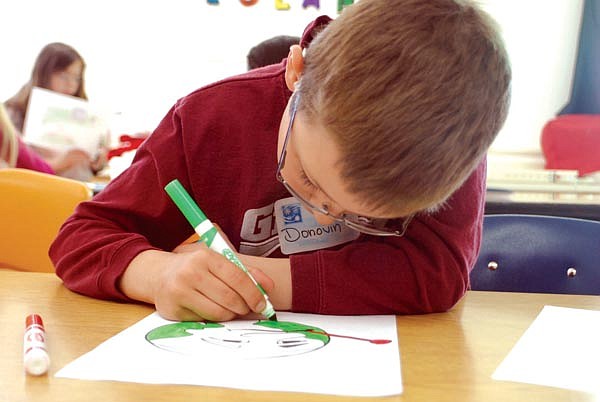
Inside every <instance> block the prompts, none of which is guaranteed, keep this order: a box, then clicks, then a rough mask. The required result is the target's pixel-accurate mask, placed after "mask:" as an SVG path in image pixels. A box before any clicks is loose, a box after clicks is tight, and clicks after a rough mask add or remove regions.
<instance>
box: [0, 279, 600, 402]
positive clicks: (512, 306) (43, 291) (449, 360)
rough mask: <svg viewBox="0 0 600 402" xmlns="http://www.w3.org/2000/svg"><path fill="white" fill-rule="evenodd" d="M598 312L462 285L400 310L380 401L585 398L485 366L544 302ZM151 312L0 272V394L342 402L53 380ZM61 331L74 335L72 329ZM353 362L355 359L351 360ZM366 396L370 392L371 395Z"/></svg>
mask: <svg viewBox="0 0 600 402" xmlns="http://www.w3.org/2000/svg"><path fill="white" fill-rule="evenodd" d="M547 304H549V305H556V306H565V307H575V308H587V309H594V310H600V297H596V296H570V295H541V294H522V293H495V292H468V294H467V295H466V296H465V298H464V299H463V300H462V301H461V302H460V303H459V304H458V305H457V306H456V307H455V308H454V309H453V310H452V311H450V312H448V313H443V314H429V315H421V316H403V317H398V319H397V322H398V336H399V343H400V354H401V361H402V375H403V384H404V393H403V394H402V395H398V396H393V397H386V398H374V399H375V400H378V401H427V402H437V401H459V402H468V401H485V402H490V401H528V402H532V401H545V402H547V401H592V400H595V397H594V396H593V395H589V394H585V393H581V392H575V391H568V390H562V389H557V388H551V387H543V386H536V385H528V384H522V383H513V382H504V381H494V380H492V378H491V375H492V373H493V372H494V370H495V369H496V367H497V366H498V365H499V364H500V362H501V361H502V360H503V359H504V357H505V356H506V355H507V354H508V353H509V351H510V350H511V348H512V347H513V345H514V344H515V343H516V342H517V340H518V339H519V338H520V337H521V335H522V334H523V332H524V331H525V330H526V329H527V328H528V326H529V325H530V324H531V322H532V321H533V320H534V319H535V317H536V316H537V315H538V313H539V312H540V311H541V309H542V307H543V306H544V305H547ZM152 311H153V310H152V309H151V308H150V307H148V306H142V305H132V304H120V303H113V302H106V301H100V300H95V299H91V298H88V297H84V296H81V295H77V294H75V293H72V292H71V291H69V290H67V289H66V288H65V287H64V286H63V285H62V283H61V282H60V280H59V279H58V278H57V277H55V276H54V275H53V274H41V273H23V272H12V271H3V270H0V328H1V329H0V334H1V335H2V340H3V343H4V344H3V345H2V348H1V350H2V354H1V357H0V359H2V364H1V365H0V402H21V401H44V402H54V401H56V402H69V401H109V402H113V401H114V402H129V401H132V402H133V401H135V402H138V401H220V402H225V401H227V402H228V401H278V402H279V401H298V402H306V401H340V400H349V401H357V400H366V399H362V398H344V397H337V396H329V395H315V394H300V393H282V392H257V391H244V390H235V389H225V388H213V387H201V386H181V385H147V384H135V383H121V382H112V381H84V380H72V379H63V378H55V377H54V373H56V372H57V371H58V370H59V369H60V368H62V367H64V366H65V365H67V364H68V363H70V362H71V361H72V360H74V359H76V358H77V357H79V356H81V355H82V354H84V353H85V352H88V351H89V350H91V349H93V348H94V347H95V346H97V345H98V344H100V343H101V342H103V341H105V340H107V339H108V338H110V337H112V336H113V335H115V334H117V333H118V332H120V331H121V330H123V329H125V328H127V327H129V326H131V325H132V324H134V323H135V322H137V321H138V320H140V319H141V318H143V317H145V316H146V315H148V314H150V313H151V312H152ZM33 312H36V313H39V314H41V315H42V317H43V319H44V321H45V324H46V330H47V338H48V345H47V346H48V350H49V353H50V357H51V359H52V365H51V368H50V371H49V373H48V375H45V376H42V377H31V376H27V375H25V374H24V371H23V363H22V361H23V360H22V345H23V344H22V342H23V339H22V337H23V331H24V325H25V322H24V321H25V316H26V315H27V314H30V313H33ZM68 334H76V335H74V336H72V335H68ZM357 364H360V362H357ZM372 399H373V398H372Z"/></svg>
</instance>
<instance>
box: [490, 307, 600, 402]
mask: <svg viewBox="0 0 600 402" xmlns="http://www.w3.org/2000/svg"><path fill="white" fill-rule="evenodd" d="M599 366H600V311H592V310H581V309H573V308H565V307H555V306H545V307H544V309H543V310H542V311H541V313H540V314H539V315H538V316H537V318H536V319H535V321H534V322H533V323H532V324H531V326H530V327H529V328H528V329H527V331H526V332H525V333H524V334H523V336H522V337H521V338H520V339H519V341H518V342H517V344H516V345H515V346H514V348H513V349H512V350H511V351H510V353H509V354H508V356H507V357H506V358H505V359H504V361H503V362H502V363H501V364H500V366H498V368H497V369H496V371H495V372H494V374H493V375H492V378H494V379H495V380H507V381H516V382H524V383H529V384H538V385H546V386H551V387H557V388H566V389H571V390H577V391H584V392H591V393H597V394H598V395H600V374H599V373H600V368H599Z"/></svg>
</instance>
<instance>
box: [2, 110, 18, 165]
mask: <svg viewBox="0 0 600 402" xmlns="http://www.w3.org/2000/svg"><path fill="white" fill-rule="evenodd" d="M0 137H1V138H0V139H1V141H0V163H1V164H3V165H5V167H15V166H16V165H17V157H18V155H19V144H18V142H17V132H16V130H15V127H14V126H13V124H12V122H11V121H10V118H9V117H8V114H7V113H6V109H5V108H4V105H3V104H2V103H0Z"/></svg>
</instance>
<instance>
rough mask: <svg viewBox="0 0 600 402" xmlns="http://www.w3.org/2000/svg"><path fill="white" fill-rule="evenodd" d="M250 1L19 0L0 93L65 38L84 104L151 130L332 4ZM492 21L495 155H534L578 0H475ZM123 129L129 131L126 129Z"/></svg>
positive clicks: (563, 94)
mask: <svg viewBox="0 0 600 402" xmlns="http://www.w3.org/2000/svg"><path fill="white" fill-rule="evenodd" d="M285 1H286V2H287V3H288V4H290V6H291V9H290V10H289V11H278V10H276V9H275V0H259V2H258V4H257V5H255V6H252V7H245V6H243V5H242V4H241V3H240V2H239V1H238V0H220V3H221V4H220V5H218V6H210V5H208V4H207V1H206V0H173V1H166V0H163V1H157V0H146V1H141V0H120V1H114V0H103V1H99V0H88V1H81V0H19V1H12V2H10V3H8V4H7V5H5V6H4V10H3V13H2V15H3V22H2V24H0V37H2V38H4V40H3V43H2V49H3V62H2V63H1V67H0V99H1V100H4V99H6V98H8V97H9V96H11V95H12V94H13V93H14V92H16V91H17V89H18V88H19V87H20V86H21V85H22V84H23V83H24V82H25V81H27V79H28V77H29V75H30V72H31V67H32V65H33V62H34V59H35V56H36V55H37V53H38V52H39V50H40V49H41V47H42V46H43V45H45V44H46V43H49V42H53V41H63V42H66V43H68V44H70V45H72V46H74V47H75V48H76V49H77V50H78V51H80V53H81V54H82V56H83V57H84V58H85V60H86V62H87V64H88V69H87V74H86V79H87V90H88V95H89V97H90V100H91V101H93V102H95V103H98V104H101V105H104V106H105V107H106V108H107V109H108V110H110V111H111V112H112V113H115V112H122V113H123V116H124V117H126V119H124V120H123V119H122V121H126V122H129V123H123V124H125V125H127V124H129V125H133V126H134V127H132V128H131V129H132V130H137V129H140V130H141V129H152V128H153V127H154V126H155V125H156V124H157V123H158V121H159V120H160V118H162V116H163V115H164V114H165V113H166V111H167V110H168V109H169V107H170V106H171V105H172V104H173V102H174V101H175V100H176V99H177V98H179V97H181V96H183V95H185V94H186V93H188V92H190V91H191V90H193V89H195V88H197V87H199V86H201V85H203V84H206V83H209V82H212V81H214V80H217V79H220V78H223V77H226V76H229V75H232V74H236V73H239V72H242V71H245V69H246V60H245V56H246V54H247V52H248V50H249V49H250V48H251V47H252V46H254V45H255V44H256V43H258V42H260V41H262V40H263V39H266V38H269V37H271V36H274V35H278V34H288V35H300V34H301V32H302V30H303V29H304V27H305V26H306V24H307V23H308V22H309V21H310V20H312V19H313V18H315V17H316V16H318V15H320V14H328V15H330V16H333V17H335V15H336V14H337V10H336V6H337V0H321V1H320V3H321V9H320V10H317V9H315V8H314V7H309V8H308V9H306V10H305V9H303V8H302V4H303V0H285ZM480 3H481V4H482V6H483V8H484V9H486V10H487V11H489V12H490V14H492V16H494V17H495V18H496V20H497V21H498V22H499V24H500V26H501V28H502V31H503V36H504V38H505V42H506V46H507V48H508V51H509V54H510V57H511V61H512V66H513V99H512V106H511V109H510V113H509V117H508V120H507V123H506V125H505V128H504V129H503V130H502V132H501V134H500V135H499V137H498V139H497V141H496V142H495V143H494V145H493V148H492V150H493V152H496V153H500V154H502V153H515V152H516V153H523V154H527V155H537V160H538V162H536V163H541V162H539V160H540V159H539V155H540V148H539V135H540V132H541V128H542V126H543V124H544V123H545V122H546V121H547V120H548V119H549V118H551V117H552V116H554V115H555V113H556V112H557V111H558V110H560V109H561V108H562V106H564V104H565V103H566V101H567V99H568V97H569V93H570V88H571V82H572V73H573V68H574V62H575V57H576V50H577V40H578V32H579V25H580V17H581V12H582V7H583V0H551V1H548V0H480ZM125 129H129V127H125Z"/></svg>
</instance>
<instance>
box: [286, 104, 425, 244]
mask: <svg viewBox="0 0 600 402" xmlns="http://www.w3.org/2000/svg"><path fill="white" fill-rule="evenodd" d="M292 96H293V97H292V101H291V105H290V122H289V125H288V128H287V131H286V133H285V138H284V140H283V147H282V149H281V155H280V156H279V163H278V165H277V173H276V177H277V180H279V182H280V183H281V184H283V185H284V187H285V188H286V189H287V191H289V192H290V194H292V195H293V196H294V198H296V199H297V200H298V201H300V202H301V203H302V204H304V205H306V206H307V207H308V208H309V209H311V210H313V211H317V212H318V213H320V214H323V215H326V216H328V217H330V218H331V219H334V220H336V221H338V222H342V223H344V224H345V225H346V226H348V227H350V228H352V229H354V230H357V231H359V232H361V233H365V234H368V235H373V236H404V233H405V232H406V229H407V228H408V224H409V223H410V221H411V220H412V218H413V216H414V214H411V215H409V216H407V217H406V218H398V219H377V218H369V217H366V216H361V215H355V214H346V213H344V214H341V215H334V214H332V213H331V212H329V209H328V207H327V205H326V204H322V205H321V206H318V205H315V204H313V203H312V202H310V201H309V200H307V199H306V198H304V197H302V196H301V195H300V194H299V193H298V192H297V191H296V190H294V189H293V188H292V186H290V184H289V183H288V182H287V181H285V179H284V178H283V176H282V175H281V170H282V169H283V168H284V166H285V158H286V155H287V145H288V142H289V140H290V133H291V132H292V126H293V125H294V120H295V119H296V112H297V110H298V103H299V100H300V95H298V93H294V94H293V95H292ZM397 221H401V222H399V225H398V227H389V226H387V224H388V223H390V222H397Z"/></svg>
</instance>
